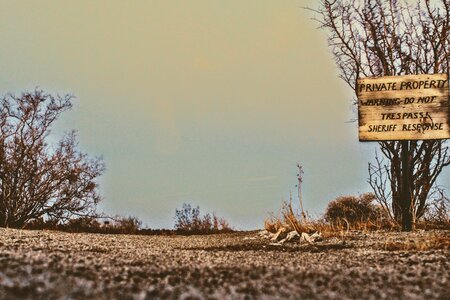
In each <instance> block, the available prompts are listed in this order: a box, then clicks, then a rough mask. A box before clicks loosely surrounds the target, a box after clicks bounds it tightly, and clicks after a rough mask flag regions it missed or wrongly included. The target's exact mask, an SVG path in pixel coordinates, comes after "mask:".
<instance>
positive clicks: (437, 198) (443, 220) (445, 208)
mask: <svg viewBox="0 0 450 300" xmlns="http://www.w3.org/2000/svg"><path fill="white" fill-rule="evenodd" d="M424 221H425V222H426V224H427V225H428V227H430V226H435V227H437V228H445V229H450V199H449V197H448V196H447V194H446V191H445V190H444V189H443V188H440V187H435V188H434V189H433V191H432V192H431V194H430V201H429V203H428V205H427V207H426V208H425V213H424Z"/></svg>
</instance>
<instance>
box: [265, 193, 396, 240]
mask: <svg viewBox="0 0 450 300" xmlns="http://www.w3.org/2000/svg"><path fill="white" fill-rule="evenodd" d="M372 201H373V198H372V197H371V196H370V194H363V195H361V196H359V197H351V196H345V197H339V198H337V199H336V200H334V201H332V202H331V203H330V205H329V207H328V209H327V213H326V214H325V217H324V218H320V219H312V218H307V217H303V216H302V215H301V214H300V213H296V212H295V211H294V209H293V207H292V201H289V202H287V201H285V202H283V205H282V208H281V211H280V213H279V214H278V216H276V215H274V214H270V216H269V217H268V218H267V219H266V220H265V221H264V228H265V229H266V230H267V231H269V232H277V231H278V230H279V229H280V228H287V229H288V230H295V231H297V232H298V233H302V232H306V233H313V232H320V233H322V236H324V237H343V236H344V235H345V234H346V232H348V231H349V230H359V231H364V232H368V231H373V230H381V229H385V230H386V229H387V230H393V229H398V228H399V227H398V225H397V224H396V223H395V222H393V221H391V220H390V219H389V218H388V217H387V216H385V215H384V214H383V213H382V211H381V210H380V209H379V208H378V207H377V206H375V205H374V204H372Z"/></svg>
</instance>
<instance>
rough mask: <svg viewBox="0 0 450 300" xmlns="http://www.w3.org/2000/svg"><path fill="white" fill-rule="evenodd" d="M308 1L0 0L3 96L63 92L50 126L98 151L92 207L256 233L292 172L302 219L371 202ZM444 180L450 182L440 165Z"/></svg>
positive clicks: (351, 114)
mask: <svg viewBox="0 0 450 300" xmlns="http://www.w3.org/2000/svg"><path fill="white" fill-rule="evenodd" d="M315 5H317V1H312V0H311V1H301V0H300V1H290V0H286V1H263V0H254V1H250V0H249V1H238V0H237V1H234V0H228V1H211V0H205V1H196V0H193V1H181V0H180V1H143V0H142V1H112V0H108V1H99V0H96V1H87V0H85V1H83V0H78V1H48V0H41V1H25V0H22V1H9V0H1V1H0V49H1V54H2V55H1V56H0V78H1V80H0V94H6V93H9V92H13V93H17V94H19V93H21V92H22V91H26V90H33V89H34V88H36V87H39V88H41V89H43V90H45V91H47V92H50V93H55V94H56V93H59V94H66V93H69V94H73V95H75V96H76V99H75V100H74V108H73V110H71V111H70V112H67V113H65V114H64V115H62V116H61V119H60V120H59V121H58V123H57V124H56V126H55V127H54V128H53V135H52V138H53V139H54V140H55V141H56V139H57V138H59V137H60V136H62V134H63V133H64V132H65V131H68V130H70V129H76V130H77V131H78V139H79V147H80V149H81V150H82V151H85V152H87V153H89V154H90V155H92V156H99V155H101V156H103V158H104V161H105V163H106V167H107V170H106V172H105V174H104V175H103V176H102V177H101V179H100V184H101V188H100V192H101V194H102V197H103V201H102V202H101V204H100V205H99V210H100V211H103V212H105V213H108V214H111V215H115V214H119V215H123V216H128V215H131V216H136V217H138V218H139V219H141V220H142V221H143V223H144V225H145V226H148V227H150V228H172V227H173V225H174V213H175V209H176V208H179V207H181V205H182V204H183V203H190V204H192V205H194V206H195V205H199V206H200V209H201V211H202V212H205V213H206V212H216V213H217V214H218V215H219V216H222V217H224V218H225V219H227V220H228V221H229V222H230V223H231V225H232V226H233V227H234V228H236V229H255V228H261V227H262V226H263V222H264V219H265V218H266V217H267V216H268V214H269V213H270V212H274V213H277V212H278V211H279V209H280V207H281V201H282V200H283V199H288V198H289V193H290V191H292V193H293V196H294V198H295V197H297V193H296V191H297V189H296V187H295V185H296V181H297V178H296V174H297V170H296V164H297V162H298V163H300V164H301V165H303V167H304V171H305V174H304V179H303V199H304V206H305V208H306V210H307V211H308V212H309V213H310V214H311V215H313V216H320V214H322V213H323V211H324V209H325V207H326V205H327V203H328V202H329V201H330V200H332V199H334V198H336V197H338V196H341V195H350V194H352V195H356V194H359V193H364V192H368V191H370V186H369V185H368V184H367V177H368V173H367V164H368V162H369V161H372V160H373V159H374V153H375V149H376V146H377V144H376V143H360V142H359V141H358V128H357V123H356V122H351V120H353V119H355V118H356V112H355V107H353V106H352V101H353V98H354V95H353V94H352V91H351V89H350V88H349V87H348V86H346V85H345V83H344V82H342V81H341V80H340V79H339V78H338V70H337V68H336V66H335V63H334V60H333V57H332V54H331V52H330V50H329V48H328V46H327V43H326V33H325V32H323V31H322V30H320V29H318V23H317V22H316V21H314V20H312V18H313V14H312V13H311V12H310V11H307V10H305V9H303V8H302V7H303V6H309V7H315ZM444 173H445V174H443V178H444V179H445V180H447V181H448V178H449V170H448V169H447V170H445V171H444Z"/></svg>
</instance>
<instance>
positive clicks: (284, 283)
mask: <svg viewBox="0 0 450 300" xmlns="http://www.w3.org/2000/svg"><path fill="white" fill-rule="evenodd" d="M436 236H439V239H441V240H442V239H444V241H447V244H444V247H442V244H441V246H433V245H434V244H433V243H429V241H434V240H436ZM449 238H450V232H449V231H438V232H435V231H427V232H415V233H408V234H406V233H393V232H390V233H388V232H378V233H370V234H364V233H360V232H351V233H348V235H347V237H346V238H345V241H344V242H343V240H342V238H326V239H323V240H322V241H319V242H315V243H314V244H312V245H311V244H309V243H300V242H292V243H286V244H283V245H271V244H270V242H269V241H268V240H267V239H264V238H261V237H259V235H258V234H257V233H256V232H247V233H233V234H220V235H210V236H131V235H98V234H71V233H62V232H52V231H25V230H12V229H0V298H2V299H111V298H112V299H155V298H169V299H175V298H176V299H178V298H181V299H253V298H257V299H273V298H282V299H285V298H294V299H450V262H449V256H450V255H449V254H450V250H449V249H448V239H449ZM403 245H409V246H408V249H409V250H401V249H402V247H403ZM422 245H428V246H426V247H422ZM430 245H431V246H430ZM445 245H447V246H445ZM433 247H434V248H440V249H427V248H433ZM399 249H400V250H399ZM418 249H419V250H418ZM424 249H425V250H424Z"/></svg>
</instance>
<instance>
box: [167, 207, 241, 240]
mask: <svg viewBox="0 0 450 300" xmlns="http://www.w3.org/2000/svg"><path fill="white" fill-rule="evenodd" d="M175 230H176V232H177V233H180V234H210V233H220V232H232V231H233V229H232V228H231V227H230V224H229V223H228V222H227V221H226V220H225V219H224V218H219V217H217V216H216V214H215V213H213V214H212V215H211V214H206V215H203V216H202V215H201V213H200V207H199V206H196V207H192V206H191V205H190V204H187V203H184V204H183V206H182V208H181V209H176V210H175Z"/></svg>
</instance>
